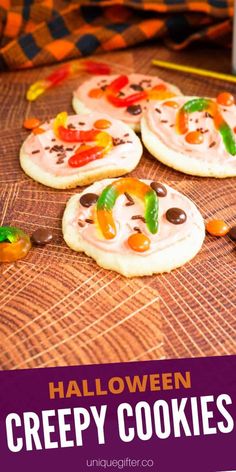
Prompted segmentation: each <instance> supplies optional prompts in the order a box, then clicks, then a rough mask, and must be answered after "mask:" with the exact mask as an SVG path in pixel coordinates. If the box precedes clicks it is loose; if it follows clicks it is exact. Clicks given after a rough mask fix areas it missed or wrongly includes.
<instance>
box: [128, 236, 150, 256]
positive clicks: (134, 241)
mask: <svg viewBox="0 0 236 472" xmlns="http://www.w3.org/2000/svg"><path fill="white" fill-rule="evenodd" d="M128 244H129V246H130V247H131V249H133V251H137V252H145V251H148V249H149V248H150V239H149V238H148V237H147V236H146V235H145V234H143V233H134V234H131V236H130V237H129V239H128Z"/></svg>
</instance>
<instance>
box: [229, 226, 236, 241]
mask: <svg viewBox="0 0 236 472" xmlns="http://www.w3.org/2000/svg"><path fill="white" fill-rule="evenodd" d="M228 235H229V237H230V239H232V240H233V241H236V226H232V228H231V229H230V230H229V232H228Z"/></svg>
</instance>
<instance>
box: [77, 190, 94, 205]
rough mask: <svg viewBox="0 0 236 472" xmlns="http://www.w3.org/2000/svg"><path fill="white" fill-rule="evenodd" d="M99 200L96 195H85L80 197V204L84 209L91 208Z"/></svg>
mask: <svg viewBox="0 0 236 472" xmlns="http://www.w3.org/2000/svg"><path fill="white" fill-rule="evenodd" d="M97 200H98V195H97V194H96V193H85V194H84V195H82V196H81V197H80V200H79V201H80V204H81V205H82V206H84V207H90V206H92V205H94V203H96V202H97Z"/></svg>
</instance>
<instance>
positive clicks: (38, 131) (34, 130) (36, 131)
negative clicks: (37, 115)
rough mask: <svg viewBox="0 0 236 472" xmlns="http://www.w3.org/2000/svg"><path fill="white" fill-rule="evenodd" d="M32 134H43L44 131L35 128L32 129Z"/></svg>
mask: <svg viewBox="0 0 236 472" xmlns="http://www.w3.org/2000/svg"><path fill="white" fill-rule="evenodd" d="M33 133H34V134H43V133H45V129H43V128H35V129H33Z"/></svg>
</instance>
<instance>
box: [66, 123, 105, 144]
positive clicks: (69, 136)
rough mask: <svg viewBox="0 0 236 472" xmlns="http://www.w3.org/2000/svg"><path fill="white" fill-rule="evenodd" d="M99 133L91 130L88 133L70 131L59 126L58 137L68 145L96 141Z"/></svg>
mask: <svg viewBox="0 0 236 472" xmlns="http://www.w3.org/2000/svg"><path fill="white" fill-rule="evenodd" d="M98 133H99V130H96V129H91V130H87V131H81V130H80V131H79V130H74V129H68V128H65V127H64V126H59V128H58V136H59V138H60V139H62V141H65V142H67V143H83V142H85V141H94V140H95V139H96V137H97V135H98Z"/></svg>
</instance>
